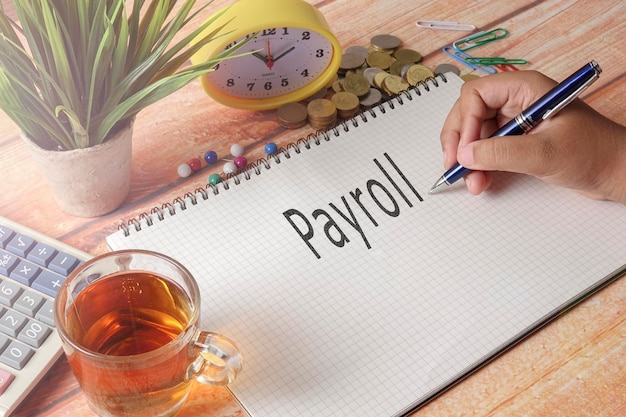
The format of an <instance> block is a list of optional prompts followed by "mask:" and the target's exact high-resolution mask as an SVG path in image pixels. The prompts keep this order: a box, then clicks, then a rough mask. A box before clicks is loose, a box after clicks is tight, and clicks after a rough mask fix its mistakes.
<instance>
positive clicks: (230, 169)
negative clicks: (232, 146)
mask: <svg viewBox="0 0 626 417" xmlns="http://www.w3.org/2000/svg"><path fill="white" fill-rule="evenodd" d="M235 172H237V165H235V163H234V162H232V161H228V162H226V163H225V164H224V174H234V173H235Z"/></svg>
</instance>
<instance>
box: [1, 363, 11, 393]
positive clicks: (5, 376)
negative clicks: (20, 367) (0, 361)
mask: <svg viewBox="0 0 626 417" xmlns="http://www.w3.org/2000/svg"><path fill="white" fill-rule="evenodd" d="M14 379H15V375H13V374H12V373H11V372H9V371H5V370H4V369H0V394H2V393H3V392H4V391H6V389H7V388H8V387H9V385H11V382H13V380H14Z"/></svg>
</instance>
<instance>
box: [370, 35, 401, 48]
mask: <svg viewBox="0 0 626 417" xmlns="http://www.w3.org/2000/svg"><path fill="white" fill-rule="evenodd" d="M370 43H371V45H372V47H374V48H376V49H378V50H381V49H382V50H389V49H396V48H397V47H398V46H400V44H401V43H402V41H401V40H400V38H398V37H396V36H393V35H376V36H374V37H372V39H371V41H370Z"/></svg>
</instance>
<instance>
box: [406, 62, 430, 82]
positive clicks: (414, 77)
mask: <svg viewBox="0 0 626 417" xmlns="http://www.w3.org/2000/svg"><path fill="white" fill-rule="evenodd" d="M434 76H435V74H434V73H433V72H432V71H431V70H430V68H428V67H426V66H424V65H422V64H415V65H412V66H411V67H410V68H409V69H408V70H407V72H406V80H407V82H408V83H409V84H411V85H417V84H419V83H420V82H422V81H426V80H427V79H429V78H431V77H434Z"/></svg>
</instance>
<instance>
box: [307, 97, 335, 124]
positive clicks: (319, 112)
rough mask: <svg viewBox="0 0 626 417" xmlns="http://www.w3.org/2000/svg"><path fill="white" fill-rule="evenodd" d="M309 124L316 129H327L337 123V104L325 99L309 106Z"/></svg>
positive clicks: (319, 99) (320, 99)
mask: <svg viewBox="0 0 626 417" xmlns="http://www.w3.org/2000/svg"><path fill="white" fill-rule="evenodd" d="M307 112H308V115H309V118H308V119H309V124H310V125H311V126H312V127H313V128H315V129H326V128H328V127H330V126H332V125H334V124H335V122H336V121H337V107H336V106H335V103H333V102H332V101H330V100H328V99H325V98H318V99H316V100H313V101H311V102H310V103H309V104H308V105H307Z"/></svg>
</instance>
